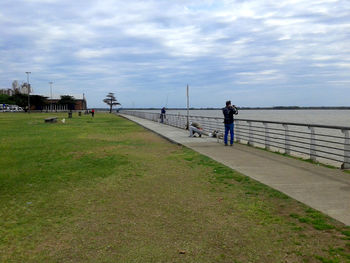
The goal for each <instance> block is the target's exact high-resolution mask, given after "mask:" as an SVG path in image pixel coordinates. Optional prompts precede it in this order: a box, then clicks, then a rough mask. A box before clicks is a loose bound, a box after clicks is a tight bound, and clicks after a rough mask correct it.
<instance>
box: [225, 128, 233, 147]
mask: <svg viewBox="0 0 350 263" xmlns="http://www.w3.org/2000/svg"><path fill="white" fill-rule="evenodd" d="M233 128H234V126H233V123H231V124H225V137H224V141H225V144H227V136H228V132H229V131H230V135H231V138H230V144H233V136H234V132H233V130H234V129H233Z"/></svg>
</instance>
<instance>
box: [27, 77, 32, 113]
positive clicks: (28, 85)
mask: <svg viewBox="0 0 350 263" xmlns="http://www.w3.org/2000/svg"><path fill="white" fill-rule="evenodd" d="M30 73H32V72H30V71H27V72H26V74H27V89H28V113H30V84H29V74H30Z"/></svg>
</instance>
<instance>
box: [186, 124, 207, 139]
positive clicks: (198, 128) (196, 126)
mask: <svg viewBox="0 0 350 263" xmlns="http://www.w3.org/2000/svg"><path fill="white" fill-rule="evenodd" d="M189 130H190V137H193V135H195V134H196V133H198V135H199V137H202V134H204V132H203V128H202V127H201V126H200V124H199V123H197V122H191V124H190V128H189Z"/></svg>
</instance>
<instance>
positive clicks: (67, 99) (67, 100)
mask: <svg viewBox="0 0 350 263" xmlns="http://www.w3.org/2000/svg"><path fill="white" fill-rule="evenodd" d="M58 104H61V105H68V109H69V110H74V109H75V99H74V97H73V96H69V95H63V96H61V99H60V100H59V101H58Z"/></svg>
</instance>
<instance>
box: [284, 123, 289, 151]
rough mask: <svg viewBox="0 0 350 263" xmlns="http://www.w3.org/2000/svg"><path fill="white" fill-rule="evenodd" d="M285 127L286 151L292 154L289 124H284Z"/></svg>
mask: <svg viewBox="0 0 350 263" xmlns="http://www.w3.org/2000/svg"><path fill="white" fill-rule="evenodd" d="M283 127H284V153H285V154H290V145H289V130H288V125H287V124H283Z"/></svg>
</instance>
